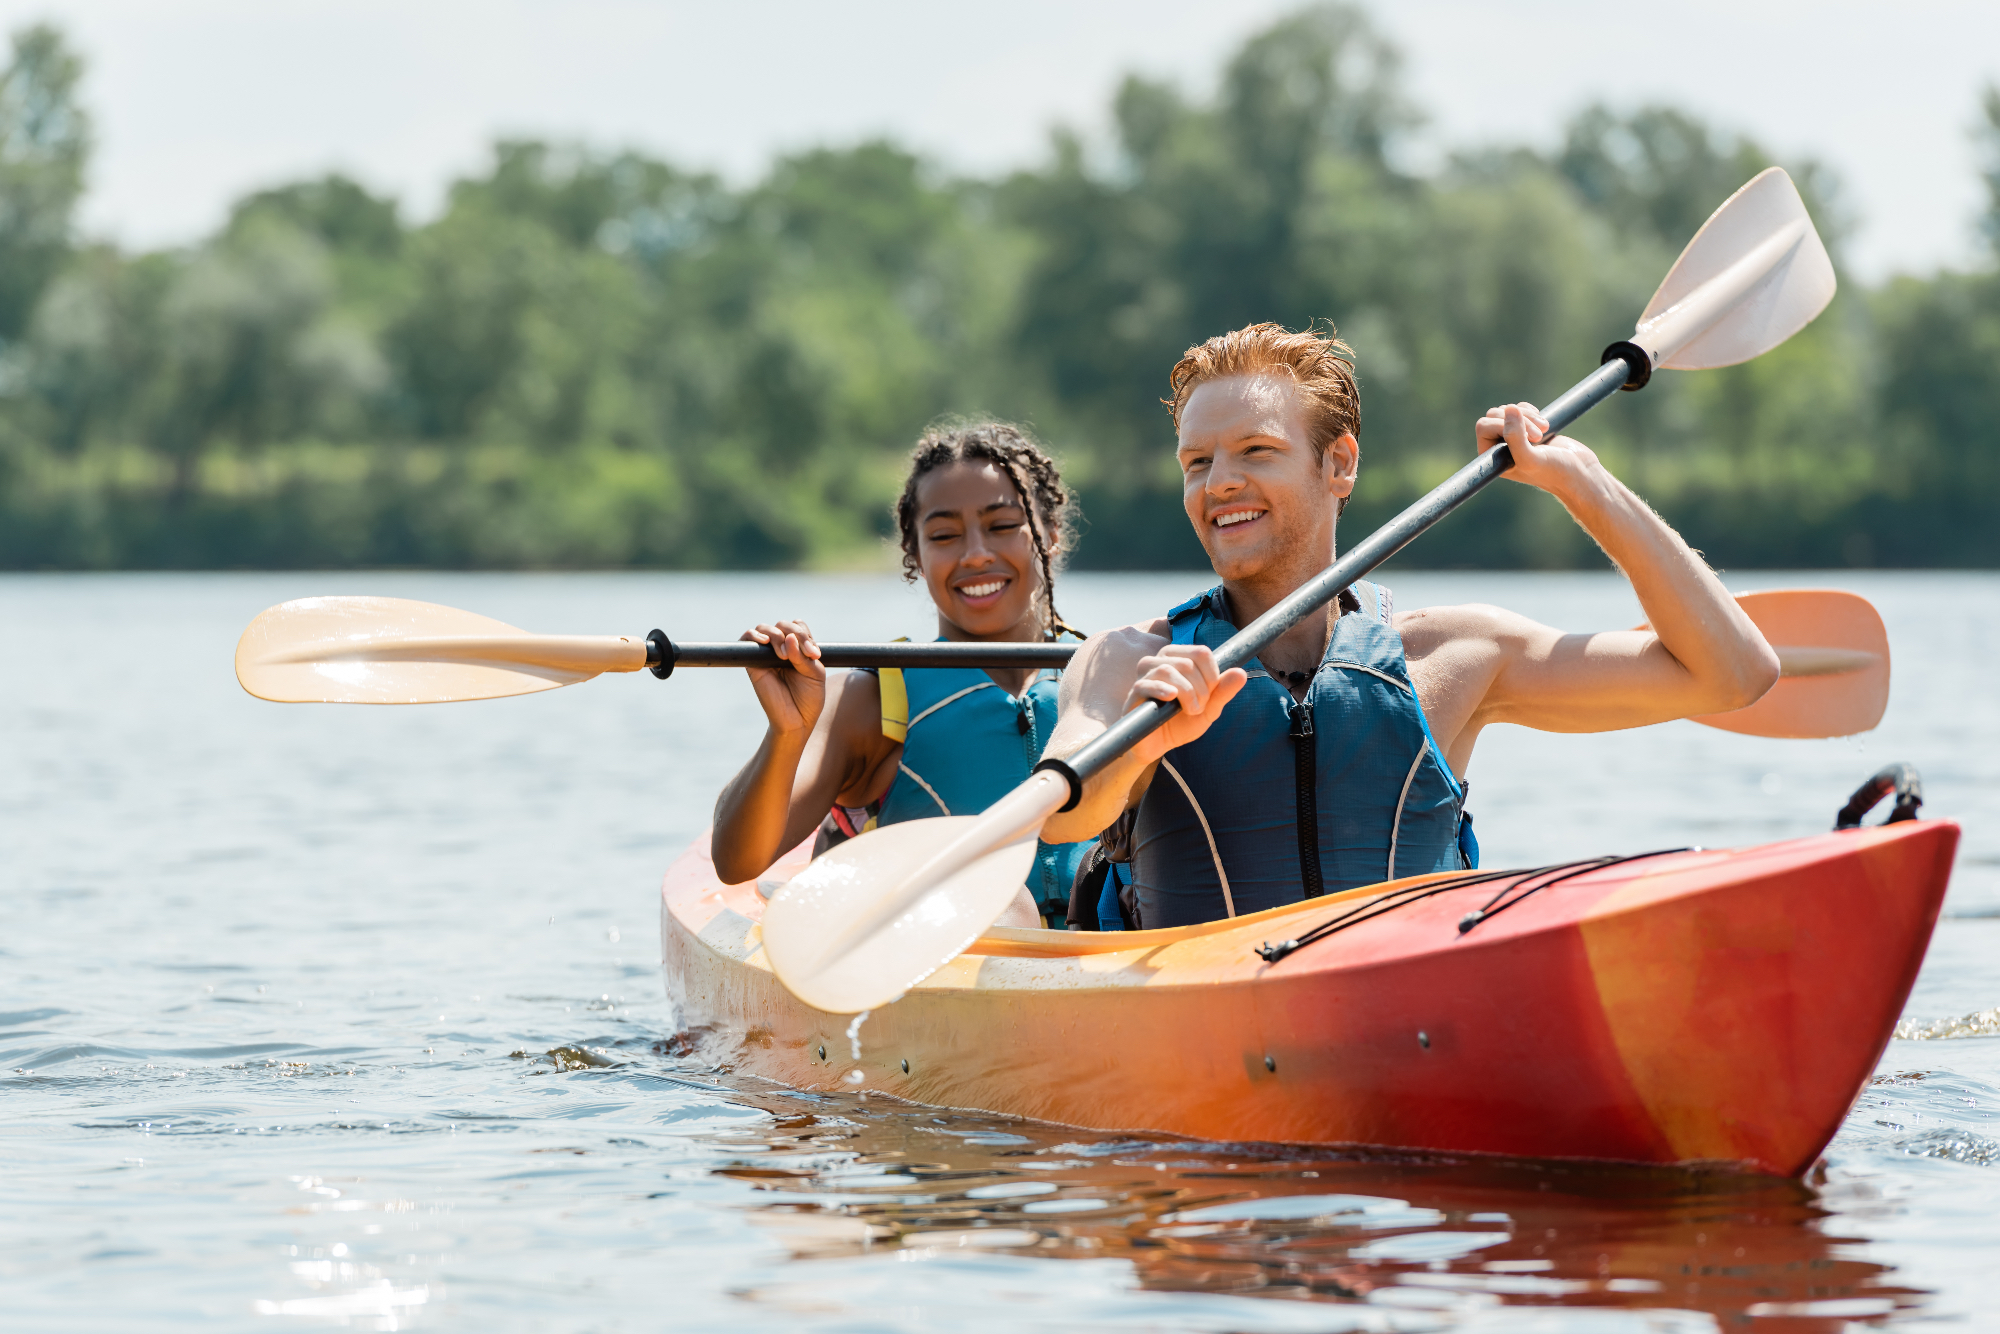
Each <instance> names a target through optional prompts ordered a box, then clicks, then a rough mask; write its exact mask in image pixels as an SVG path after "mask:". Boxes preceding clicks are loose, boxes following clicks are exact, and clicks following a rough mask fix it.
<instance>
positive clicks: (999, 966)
mask: <svg viewBox="0 0 2000 1334" xmlns="http://www.w3.org/2000/svg"><path fill="white" fill-rule="evenodd" d="M1957 844H1958V826H1957V825H1955V824H1953V823H1952V822H1950V821H1947V820H1926V821H1906V822H1903V823H1899V824H1893V825H1886V826H1880V827H1873V828H1868V829H1858V830H1849V831H1845V832H1841V833H1834V834H1822V835H1819V836H1816V837H1812V838H1801V839H1794V840H1791V841H1789V842H1784V843H1772V844H1767V845H1765V846H1762V847H1754V848H1743V849H1738V850H1735V851H1720V852H1718V851H1683V852H1674V853H1665V854H1657V855H1649V856H1645V857H1639V858H1631V859H1620V860H1610V859H1605V860H1601V861H1596V862H1586V863H1574V864H1571V865H1569V866H1566V867H1554V868H1544V869H1543V870H1541V871H1535V872H1509V873H1506V874H1504V875H1499V876H1495V875H1493V874H1491V873H1487V874H1485V875H1475V874H1473V873H1457V874H1452V873H1445V874H1438V875H1430V876H1422V877H1417V878H1415V879H1411V880H1401V881H1396V882H1394V883H1392V884H1385V885H1376V886H1370V887H1367V888H1364V889H1358V890H1353V891H1349V892H1348V893H1345V894H1339V895H1329V896H1327V897H1324V898H1319V899H1314V900H1311V901H1310V902H1306V903H1301V904H1298V905H1295V906H1291V907H1286V908H1277V909H1272V910H1270V911H1268V912H1262V913H1257V914H1254V915H1251V916H1247V917H1239V918H1234V919H1230V920H1225V921H1219V922H1210V923H1206V924H1204V925H1200V926H1192V927H1179V928H1174V929H1170V930H1161V931H1130V932H1105V933H1098V932H1065V931H1024V930H994V931H991V932H989V933H988V934H987V935H986V936H983V937H981V939H980V940H979V941H978V942H976V943H975V945H974V946H973V948H972V949H971V950H970V951H968V952H967V953H966V954H965V955H963V956H961V957H960V958H958V959H957V960H955V961H953V962H952V963H951V964H949V965H947V966H946V967H945V968H944V969H942V970H941V971H939V972H938V973H937V974H935V975H934V976H932V977H931V978H930V979H929V980H927V981H926V982H924V983H923V984H922V985H920V986H917V987H915V988H913V989H911V990H910V991H909V992H908V993H907V994H905V995H904V996H903V997H902V998H901V999H900V1000H898V1001H896V1002H895V1003H893V1004H891V1005H888V1006H886V1007H884V1008H882V1009H881V1010H878V1011H876V1012H874V1013H873V1014H870V1015H869V1016H867V1017H866V1018H865V1019H864V1020H863V1021H862V1022H861V1024H860V1025H859V1027H858V1028H853V1027H852V1026H853V1024H854V1018H853V1016H850V1015H836V1014H827V1013H825V1012H823V1011H819V1010H815V1009H812V1008H811V1007H809V1006H807V1005H806V1004H804V1003H803V1002H801V1001H800V1000H798V999H797V998H796V997H794V996H793V995H792V994H791V993H790V992H789V991H787V990H785V988H784V987H783V986H782V985H781V984H780V983H779V982H778V980H777V979H776V978H775V977H774V976H773V975H772V973H771V970H770V967H769V965H768V964H767V963H766V962H765V960H764V957H763V952H762V947H761V944H760V934H761V933H760V927H759V918H760V917H761V915H762V911H763V905H764V898H763V894H762V892H761V891H760V890H759V889H758V887H757V886H756V885H723V884H720V883H718V882H717V880H716V878H715V872H714V868H713V866H712V865H711V863H710V860H709V853H708V839H707V837H706V836H703V838H701V839H700V840H699V841H697V842H696V844H695V845H694V846H693V847H691V848H690V849H689V850H688V852H687V853H686V855H684V856H683V857H682V858H681V859H680V860H679V861H678V862H676V863H675V864H674V866H673V868H672V869H671V870H670V871H668V873H667V877H666V882H665V884H664V886H663V887H662V891H661V892H662V905H661V907H662V914H661V939H662V944H663V959H664V964H665V969H666V977H667V990H668V994H669V996H670V998H671V999H672V1000H673V1002H674V1003H675V1005H676V1006H677V1007H678V1017H679V1021H680V1024H681V1026H682V1028H683V1029H684V1030H685V1031H686V1032H687V1033H688V1034H689V1035H690V1037H691V1038H692V1040H694V1041H695V1042H696V1044H697V1049H698V1050H699V1051H700V1052H701V1053H702V1054H703V1055H704V1056H706V1057H707V1058H708V1059H711V1060H714V1061H716V1062H717V1063H718V1064H720V1065H722V1066H724V1067H727V1068H729V1069H732V1070H734V1071H736V1072H738V1073H743V1074H751V1075H758V1076H762V1077H765V1078H769V1079H772V1080H776V1081H779V1082H781V1083H784V1084H787V1085H790V1086H792V1087H795V1088H802V1089H818V1090H835V1089H840V1090H848V1091H851V1090H853V1089H855V1088H857V1087H859V1088H865V1089H868V1090H870V1091H872V1092H875V1093H886V1094H891V1095H894V1096H896V1097H900V1098H906V1099H909V1100H912V1101H915V1102H920V1103H927V1104H933V1105H937V1106H946V1107H954V1108H965V1109H978V1110H982V1111H990V1112H999V1113H1005V1114H1011V1115H1016V1116H1022V1117H1029V1118H1033V1119H1036V1120H1041V1121H1052V1122H1058V1123H1062V1124H1067V1125H1074V1126H1079V1127H1086V1128H1090V1129H1095V1130H1113V1131H1147V1132H1157V1133H1165V1134H1170V1135H1185V1136H1190V1137H1195V1138H1200V1139H1211V1140H1234V1141H1267V1142H1280V1143H1298V1144H1317V1145H1328V1144H1346V1145H1370V1146H1383V1147H1394V1148H1402V1149H1423V1150H1441V1151H1445V1152H1476V1153H1493V1154H1506V1155H1510V1156H1519V1157H1557V1158H1591V1159H1609V1160H1619V1161H1627V1162H1647V1163H1680V1162H1691V1161H1727V1162H1735V1163H1741V1164H1746V1165H1749V1166H1751V1167H1754V1168H1756V1169H1760V1170H1764V1171H1769V1172H1775V1173H1780V1174H1784V1175H1794V1174H1797V1173H1799V1172H1802V1171H1804V1170H1805V1169H1806V1168H1807V1167H1809V1166H1810V1165H1811V1164H1812V1163H1813V1161H1814V1160H1815V1159H1816V1158H1817V1157H1818V1155H1819V1152H1820V1150H1821V1149H1822V1148H1824V1147H1825V1145H1826V1143H1827V1141H1828V1140H1829V1139H1830V1138H1831V1137H1832V1136H1833V1133H1834V1131H1835V1130H1836V1129H1837V1128H1838V1127H1839V1125H1840V1121H1841V1118H1842V1116H1844V1115H1845V1114H1846V1112H1847V1110H1848V1108H1849V1107H1850V1106H1851V1105H1852V1104H1853V1102H1854V1099H1855V1097H1856V1096H1857V1095H1858V1094H1859V1092H1860V1091H1861V1088H1862V1086H1863V1085H1864V1084H1865V1083H1866V1082H1867V1080H1868V1077H1869V1075H1870V1073H1871V1072H1872V1070H1873V1069H1874V1066H1875V1063H1876V1061H1877V1060H1878V1059H1879V1058H1880V1056H1881V1054H1882V1051H1883V1049H1884V1047H1885V1046H1886V1045H1887V1043H1888V1041H1889V1037H1890V1035H1891V1033H1892V1032H1893V1030H1894V1028H1895V1025H1896V1020H1897V1017H1898V1015H1899V1014H1900V1013H1901V1010H1902V1007H1903V1002H1904V1000H1905V998H1906V997H1907V996H1908V994H1909V991H1910V987H1911V985H1912V984H1913V983H1914V982H1915V980H1916V976H1917V969H1918V967H1919V965H1921V963H1922V962H1923V957H1924V950H1925V947H1926V946H1927V945H1928V943H1929V941H1930V936H1931V930H1932V928H1933V926H1934V925H1935V924H1936V922H1937V916H1938V909H1939V905H1940V904H1941V903H1942V901H1943V899H1944V892H1945V884H1946V881H1947V878H1948V877H1949V874H1950V870H1951V864H1952V856H1953V853H1954V851H1955V849H1956V848H1957ZM805 861H806V855H805V851H804V849H800V850H797V851H795V852H793V853H792V854H791V855H790V856H789V857H788V858H787V859H786V861H785V862H782V863H780V864H779V865H778V866H777V867H774V868H773V869H772V870H771V872H769V873H768V875H767V878H766V883H767V885H768V884H769V883H770V882H771V881H772V879H774V878H775V879H777V880H782V879H784V878H786V877H788V876H790V875H792V874H796V873H797V871H798V870H799V869H800V868H801V867H802V866H803V865H804V863H805ZM1293 942H1298V943H1296V944H1295V945H1292V947H1290V948H1287V946H1288V945H1291V944H1292V943H1293ZM1260 947H1261V952H1260ZM851 1029H852V1032H853V1034H854V1036H852V1037H850V1030H851ZM857 1044H858V1048H859V1055H858V1056H857V1055H856V1054H855V1053H856V1046H857Z"/></svg>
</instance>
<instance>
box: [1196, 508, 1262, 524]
mask: <svg viewBox="0 0 2000 1334" xmlns="http://www.w3.org/2000/svg"><path fill="white" fill-rule="evenodd" d="M1267 513H1269V511H1268V510H1253V509H1242V510H1225V511H1224V512H1222V513H1221V514H1217V515H1214V516H1213V517H1211V518H1210V519H1209V522H1210V523H1212V524H1214V525H1215V526H1216V527H1217V528H1234V527H1235V526H1237V525H1238V524H1245V523H1255V522H1257V520H1259V519H1261V518H1263V517H1264V516H1265V515H1266V514H1267Z"/></svg>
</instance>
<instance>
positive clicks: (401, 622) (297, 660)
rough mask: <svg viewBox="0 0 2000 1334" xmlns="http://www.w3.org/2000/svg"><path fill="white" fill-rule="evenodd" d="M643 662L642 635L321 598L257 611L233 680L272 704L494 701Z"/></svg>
mask: <svg viewBox="0 0 2000 1334" xmlns="http://www.w3.org/2000/svg"><path fill="white" fill-rule="evenodd" d="M645 665H646V645H645V643H644V642H643V641H640V640H634V639H622V638H618V637H615V636H611V635H533V634H528V633H527V632H525V631H522V630H517V629H515V628H514V627H513V626H511V625H506V624H504V623H502V622H500V621H495V620H492V619H489V618H488V617H485V616H475V615H474V614H473V613H471V612H469V611H460V610H458V609H457V608H456V607H441V606H438V605H437V604H436V603H431V602H412V601H409V600H407V599H404V598H378V597H324V598H301V599H299V600H298V601H295V602H285V603H281V604H279V605H278V606H275V607H272V608H270V609H269V610H268V611H265V612H263V613H262V614H260V615H259V616H258V617H257V619H256V620H254V621H252V622H250V626H249V628H248V629H246V630H245V631H244V632H243V637H242V639H240V640H238V641H237V644H236V679H237V681H239V682H240V683H241V684H242V686H243V688H244V689H245V690H247V691H249V692H250V693H251V694H253V695H255V696H257V697H258V698H259V699H268V700H274V701H276V702H278V703H280V704H442V703H448V702H451V701H454V700H467V699H497V698H499V697H501V696H504V695H525V694H530V693H532V692H534V691H537V690H553V689H555V688H556V687H558V686H566V685H574V684H575V683H576V682H578V681H588V680H589V679H590V678H591V677H593V676H596V675H597V674H598V673H599V672H631V671H637V670H638V669H639V668H641V667H643V666H645Z"/></svg>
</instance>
